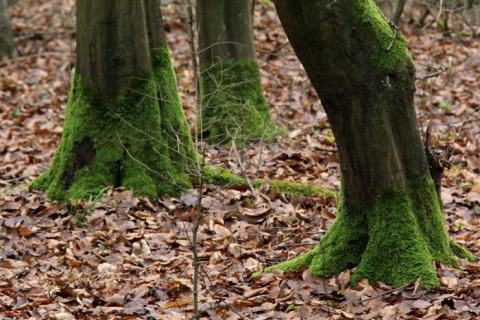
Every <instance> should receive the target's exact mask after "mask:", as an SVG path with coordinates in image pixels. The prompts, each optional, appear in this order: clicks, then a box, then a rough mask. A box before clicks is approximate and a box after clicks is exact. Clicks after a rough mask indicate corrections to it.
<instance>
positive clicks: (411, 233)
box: [265, 180, 476, 287]
mask: <svg viewBox="0 0 480 320" xmlns="http://www.w3.org/2000/svg"><path fill="white" fill-rule="evenodd" d="M455 255H457V256H459V257H461V258H467V259H469V260H470V261H475V260H476V257H475V256H474V255H472V254H471V253H469V252H468V251H467V250H465V249H464V248H462V247H461V246H459V245H458V244H456V243H454V242H452V241H451V240H449V238H448V234H447V232H446V229H445V223H444V218H443V214H442V210H441V203H440V201H439V200H438V197H437V195H436V191H435V186H434V185H433V182H432V181H431V180H429V181H415V182H411V183H410V184H409V185H408V186H407V187H406V189H405V190H404V191H394V190H386V191H384V192H383V193H382V194H381V195H380V196H379V197H378V198H377V199H376V201H375V203H374V204H373V205H371V206H367V207H363V208H362V207H356V208H347V206H346V205H345V203H344V202H343V201H341V203H340V204H339V209H338V214H337V218H336V220H335V222H334V224H333V225H332V226H331V227H330V229H329V230H328V231H327V233H326V234H325V236H324V237H323V239H322V240H321V241H320V243H319V244H318V245H317V246H316V247H315V248H314V249H313V250H312V251H310V252H308V253H306V254H304V255H302V256H300V257H298V258H296V259H293V260H291V261H287V262H284V263H280V264H278V265H274V266H271V267H268V268H266V269H265V271H266V272H268V271H271V270H275V269H282V270H285V271H287V270H294V271H295V270H298V268H299V267H300V266H302V265H306V266H307V267H308V268H309V269H310V270H311V271H312V273H313V274H315V275H326V276H329V275H335V274H338V273H340V272H342V271H344V270H346V269H349V268H353V267H357V269H356V270H355V272H354V273H353V275H352V284H353V285H355V284H356V283H357V282H358V281H359V280H361V279H364V278H367V279H369V280H372V281H382V282H384V283H387V284H391V285H394V286H401V285H403V284H405V283H411V282H414V281H416V280H417V279H418V278H419V277H422V284H423V285H424V286H425V287H433V286H436V285H438V284H439V280H438V278H437V276H436V273H435V270H434V264H433V262H434V261H439V262H442V263H445V264H448V265H452V266H457V265H458V263H457V260H456V259H455Z"/></svg>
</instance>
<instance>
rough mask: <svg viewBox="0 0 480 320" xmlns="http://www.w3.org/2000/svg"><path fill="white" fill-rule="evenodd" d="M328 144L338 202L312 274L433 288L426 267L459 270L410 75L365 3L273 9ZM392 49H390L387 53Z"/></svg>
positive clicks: (400, 45)
mask: <svg viewBox="0 0 480 320" xmlns="http://www.w3.org/2000/svg"><path fill="white" fill-rule="evenodd" d="M275 5H276V8H277V11H278V14H279V17H280V20H281V22H282V25H283V27H284V29H285V31H286V33H287V36H288V38H289V40H290V42H291V43H292V46H293V48H294V49H295V52H296V54H297V56H298V58H299V59H300V61H301V62H302V64H303V66H304V67H305V70H306V72H307V74H308V76H309V78H310V80H311V82H312V84H313V86H314V87H315V89H316V91H317V93H318V95H319V97H320V99H321V101H322V104H323V106H324V108H325V111H326V113H327V115H328V119H329V122H330V125H331V127H332V131H333V133H334V135H335V139H336V143H337V147H338V151H339V158H340V165H341V176H342V196H341V201H340V204H339V210H338V215H337V219H336V221H335V223H334V224H333V225H332V227H331V228H330V229H329V230H328V232H327V234H326V235H325V237H324V238H323V239H322V241H321V242H320V243H319V245H318V246H317V247H316V248H315V249H314V250H312V251H311V252H309V253H307V254H306V255H304V256H302V257H300V258H298V259H296V260H294V261H289V262H286V263H284V264H281V265H279V266H274V267H273V268H278V267H280V268H282V269H296V268H298V267H299V266H300V265H301V264H303V263H306V264H307V265H309V268H310V269H311V270H312V271H313V272H314V273H315V274H335V273H338V272H341V271H342V270H344V269H347V268H351V267H354V266H358V268H357V270H356V271H355V273H354V275H353V277H352V280H353V282H354V283H355V282H356V281H358V280H359V279H362V278H368V279H370V280H379V281H383V282H386V283H390V284H393V285H402V284H403V283H405V282H413V281H415V280H416V279H417V278H418V277H420V276H421V277H422V283H423V284H424V285H426V286H433V285H437V284H438V279H437V277H436V274H435V270H434V269H433V267H432V266H433V263H432V262H433V260H438V261H441V262H443V263H447V264H451V265H457V262H456V260H455V259H454V256H453V251H452V247H453V248H454V250H455V252H456V253H458V254H460V255H461V256H463V257H468V258H470V259H474V257H473V255H471V254H469V253H468V252H467V251H465V250H458V246H456V245H455V244H453V243H450V241H449V239H448V235H447V232H446V230H445V222H444V218H443V215H442V210H441V209H442V208H441V200H440V199H439V198H438V196H437V194H436V192H435V187H434V185H433V182H432V180H431V177H430V174H429V170H428V164H427V160H426V157H425V154H424V148H423V144H422V141H421V138H420V135H419V131H418V126H417V122H416V117H415V110H414V106H413V96H414V91H415V84H414V66H413V63H412V59H411V56H410V54H409V52H408V49H407V48H406V40H405V39H404V38H403V37H402V36H397V37H395V38H393V37H394V35H393V31H392V29H391V26H390V25H389V23H388V20H387V19H386V18H385V17H384V16H383V14H382V13H381V11H380V10H379V9H378V7H377V6H376V5H375V4H374V2H373V1H371V0H355V1H350V0H338V1H331V0H312V1H295V0H276V1H275ZM392 40H393V45H391V44H392Z"/></svg>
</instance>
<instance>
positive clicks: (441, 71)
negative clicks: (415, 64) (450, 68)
mask: <svg viewBox="0 0 480 320" xmlns="http://www.w3.org/2000/svg"><path fill="white" fill-rule="evenodd" d="M445 71H447V69H445V68H440V70H438V71H437V72H434V73H431V74H427V75H424V76H420V77H415V80H427V79H430V78H435V77H438V76H439V75H441V74H442V73H444V72H445Z"/></svg>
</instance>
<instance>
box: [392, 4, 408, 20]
mask: <svg viewBox="0 0 480 320" xmlns="http://www.w3.org/2000/svg"><path fill="white" fill-rule="evenodd" d="M405 2H406V0H399V1H398V5H397V9H396V10H395V13H394V14H393V17H392V22H393V23H395V25H397V26H398V23H399V22H400V17H401V16H402V13H403V8H404V7H405Z"/></svg>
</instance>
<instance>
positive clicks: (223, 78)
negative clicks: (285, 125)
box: [197, 0, 275, 144]
mask: <svg viewBox="0 0 480 320" xmlns="http://www.w3.org/2000/svg"><path fill="white" fill-rule="evenodd" d="M251 6H252V2H251V0H198V1H197V30H198V46H199V52H200V53H199V56H200V57H199V58H200V70H201V75H200V97H201V105H202V112H201V115H200V117H199V118H198V121H197V127H198V128H199V133H200V134H201V136H202V138H203V139H206V140H207V141H208V142H211V143H228V142H229V141H231V140H232V139H234V140H236V142H240V143H242V144H244V143H245V142H246V141H248V140H260V139H269V138H270V139H271V138H272V137H273V135H274V131H275V128H274V124H273V122H272V120H271V118H270V113H269V110H268V104H267V101H266V99H265V96H264V95H263V91H262V84H261V80H260V72H259V68H258V63H257V60H256V58H255V46H254V43H253V29H252V13H251V10H252V8H251Z"/></svg>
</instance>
